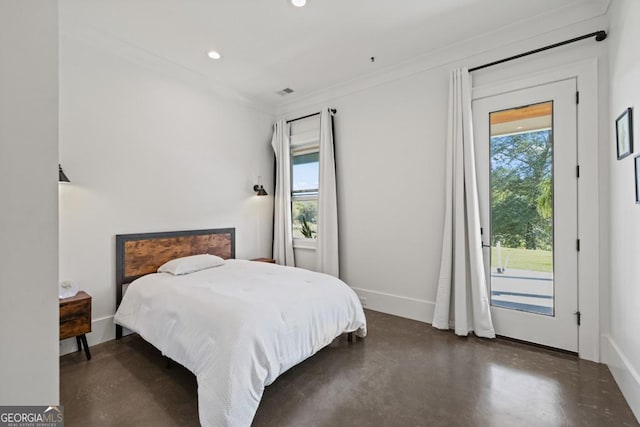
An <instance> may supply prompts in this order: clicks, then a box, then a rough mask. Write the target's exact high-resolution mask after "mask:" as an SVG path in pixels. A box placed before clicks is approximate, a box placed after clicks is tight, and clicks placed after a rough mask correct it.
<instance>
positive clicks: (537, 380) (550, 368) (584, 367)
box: [60, 311, 639, 427]
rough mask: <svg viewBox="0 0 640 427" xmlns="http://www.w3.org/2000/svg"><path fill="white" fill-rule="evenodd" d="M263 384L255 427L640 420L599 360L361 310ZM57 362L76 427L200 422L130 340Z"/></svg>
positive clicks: (177, 370) (154, 361) (180, 383)
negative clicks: (362, 314)
mask: <svg viewBox="0 0 640 427" xmlns="http://www.w3.org/2000/svg"><path fill="white" fill-rule="evenodd" d="M367 319H368V326H369V336H368V337H367V338H366V339H365V340H356V341H355V342H354V343H353V344H349V343H348V342H347V340H346V337H344V336H343V337H339V338H338V339H336V340H335V341H334V342H333V343H332V344H331V345H330V346H329V347H327V348H325V349H323V350H322V351H320V352H319V353H318V354H316V355H315V356H313V357H311V358H310V359H308V360H306V361H304V362H303V363H301V364H300V365H298V366H296V367H294V368H292V369H291V370H289V371H288V372H286V373H285V374H283V375H282V376H281V377H280V378H279V379H278V380H277V381H276V382H275V383H274V384H272V385H271V386H269V387H267V389H266V390H265V393H264V397H263V398H262V403H261V404H260V407H259V409H258V413H257V414H256V417H255V420H254V425H255V426H278V427H279V426H296V427H298V426H368V427H377V426H510V427H511V426H536V427H538V426H638V425H639V424H638V422H637V421H636V419H635V418H634V416H633V414H632V412H631V410H630V409H629V406H628V405H627V403H626V402H625V400H624V397H623V396H622V394H621V393H620V390H619V389H618V387H617V386H616V384H615V382H614V380H613V378H612V376H611V374H610V373H609V370H608V369H607V367H606V366H604V365H598V364H596V363H591V362H585V361H581V360H578V359H577V358H576V357H575V356H573V355H569V354H564V353H560V352H555V351H550V350H546V349H541V348H537V347H533V346H528V345H525V344H521V343H516V342H512V341H507V340H500V339H499V340H494V341H488V340H483V339H479V338H475V337H469V338H460V337H457V336H455V335H454V334H453V333H451V332H444V331H438V330H435V329H433V328H432V327H431V326H429V325H426V324H424V323H420V322H415V321H411V320H407V319H401V318H399V317H395V316H390V315H386V314H382V313H377V312H374V311H367ZM91 353H92V356H93V359H92V360H91V361H86V360H85V359H84V355H83V354H81V353H74V354H70V355H66V356H63V357H61V358H60V384H61V400H62V404H63V405H64V407H65V408H64V409H65V418H66V420H65V421H66V425H67V426H68V427H71V426H177V425H180V426H196V425H198V411H197V402H196V399H197V397H196V393H197V384H196V380H195V377H194V376H193V375H191V373H189V371H187V370H186V369H184V368H182V367H180V366H178V365H174V366H173V367H172V368H170V369H167V364H166V360H165V359H163V357H162V356H161V355H160V353H159V352H158V351H157V350H156V349H155V348H154V347H153V346H151V345H150V344H148V343H146V342H145V341H143V340H142V339H141V338H140V337H138V336H136V335H134V336H129V337H125V338H124V339H122V340H121V341H117V342H116V341H111V342H107V343H104V344H100V345H97V346H95V347H92V348H91Z"/></svg>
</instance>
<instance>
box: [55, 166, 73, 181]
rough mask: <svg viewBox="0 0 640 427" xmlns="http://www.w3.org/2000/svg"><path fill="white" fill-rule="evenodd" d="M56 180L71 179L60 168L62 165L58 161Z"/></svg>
mask: <svg viewBox="0 0 640 427" xmlns="http://www.w3.org/2000/svg"><path fill="white" fill-rule="evenodd" d="M58 182H71V180H70V179H69V178H68V177H67V175H66V174H65V173H64V171H63V170H62V166H60V163H58Z"/></svg>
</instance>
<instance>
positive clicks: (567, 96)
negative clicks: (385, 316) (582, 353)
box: [473, 79, 578, 351]
mask: <svg viewBox="0 0 640 427" xmlns="http://www.w3.org/2000/svg"><path fill="white" fill-rule="evenodd" d="M575 92H576V81H575V79H570V80H565V81H561V82H555V83H550V84H546V85H542V86H536V87H531V88H527V89H522V90H518V91H514V92H509V93H503V94H499V95H496V96H491V97H487V98H483V99H479V100H475V101H474V103H473V114H474V136H475V144H476V147H475V148H476V158H477V162H478V167H477V173H478V185H479V190H480V208H481V214H480V216H481V221H482V225H483V242H484V244H485V246H486V247H485V251H484V257H485V270H486V272H487V284H488V286H489V288H490V296H491V313H492V316H493V319H494V326H495V329H496V333H497V334H498V335H503V336H508V337H512V338H517V339H521V340H525V341H530V342H534V343H538V344H543V345H548V346H552V347H557V348H562V349H566V350H570V351H577V348H578V330H577V319H576V318H575V315H574V313H575V312H576V311H577V308H578V307H577V292H578V283H577V251H576V239H577V178H576V176H575V168H576V164H577V139H576V112H577V110H576V104H575Z"/></svg>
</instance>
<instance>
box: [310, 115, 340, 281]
mask: <svg viewBox="0 0 640 427" xmlns="http://www.w3.org/2000/svg"><path fill="white" fill-rule="evenodd" d="M319 184H320V185H319V193H318V230H317V237H318V240H317V243H316V270H317V271H319V272H321V273H326V274H330V275H332V276H335V277H338V274H339V270H340V266H339V263H338V199H337V195H336V162H335V156H334V147H333V123H332V120H331V111H330V110H329V109H328V108H323V109H322V111H321V112H320V181H319Z"/></svg>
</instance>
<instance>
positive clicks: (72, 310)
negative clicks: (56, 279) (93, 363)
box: [60, 291, 91, 360]
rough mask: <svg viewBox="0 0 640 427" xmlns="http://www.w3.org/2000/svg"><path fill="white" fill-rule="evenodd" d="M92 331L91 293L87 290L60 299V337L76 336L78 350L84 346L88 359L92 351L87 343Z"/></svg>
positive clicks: (62, 338)
mask: <svg viewBox="0 0 640 427" xmlns="http://www.w3.org/2000/svg"><path fill="white" fill-rule="evenodd" d="M89 332H91V295H89V294H88V293H86V292H85V291H80V292H78V293H77V294H76V295H75V296H72V297H69V298H63V299H61V300H60V339H61V340H64V339H67V338H71V337H76V342H77V343H78V351H80V350H82V347H84V353H85V355H86V356H87V360H91V353H90V352H89V346H88V345H87V336H86V335H85V334H87V333H89Z"/></svg>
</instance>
